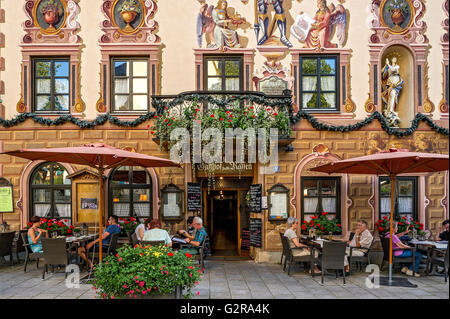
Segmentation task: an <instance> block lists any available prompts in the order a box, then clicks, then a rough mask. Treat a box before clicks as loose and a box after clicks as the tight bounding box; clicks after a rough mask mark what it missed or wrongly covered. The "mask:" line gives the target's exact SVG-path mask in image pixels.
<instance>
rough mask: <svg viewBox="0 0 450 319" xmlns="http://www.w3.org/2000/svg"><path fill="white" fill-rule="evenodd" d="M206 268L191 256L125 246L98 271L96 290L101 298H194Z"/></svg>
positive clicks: (148, 247) (162, 247) (156, 249)
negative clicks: (195, 289) (194, 289)
mask: <svg viewBox="0 0 450 319" xmlns="http://www.w3.org/2000/svg"><path fill="white" fill-rule="evenodd" d="M202 272H203V269H200V268H199V266H195V265H194V260H193V258H192V256H191V255H190V254H188V253H186V254H183V253H182V252H181V251H179V252H174V251H173V250H172V248H169V247H165V246H163V245H160V246H141V245H136V246H135V247H132V246H130V245H125V246H122V247H121V248H119V249H118V251H117V254H116V255H115V256H108V257H106V258H105V259H104V260H103V261H102V263H101V266H100V267H97V268H96V270H95V280H94V284H93V285H94V289H95V291H96V293H97V296H98V297H100V298H102V299H115V298H176V299H179V298H181V297H182V296H181V295H182V291H183V290H185V292H186V295H185V296H184V297H189V296H190V295H191V289H192V287H193V286H194V285H196V284H198V280H199V279H200V275H201V274H202Z"/></svg>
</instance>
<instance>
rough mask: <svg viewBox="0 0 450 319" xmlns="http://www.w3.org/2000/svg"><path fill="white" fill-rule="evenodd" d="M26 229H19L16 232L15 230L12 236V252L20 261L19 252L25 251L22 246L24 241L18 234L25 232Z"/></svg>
mask: <svg viewBox="0 0 450 319" xmlns="http://www.w3.org/2000/svg"><path fill="white" fill-rule="evenodd" d="M27 232H28V231H27V230H24V229H22V230H19V231H18V232H16V237H15V238H14V241H13V244H12V247H11V249H12V252H13V253H14V254H15V255H16V258H17V262H18V263H20V258H19V253H21V252H24V251H26V249H25V247H24V245H23V244H24V242H23V239H22V236H21V235H20V234H22V233H25V234H26V233H27Z"/></svg>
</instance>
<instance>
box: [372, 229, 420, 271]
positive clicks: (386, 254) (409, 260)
mask: <svg viewBox="0 0 450 319" xmlns="http://www.w3.org/2000/svg"><path fill="white" fill-rule="evenodd" d="M380 241H381V246H382V247H383V252H384V256H383V261H387V262H389V238H383V237H380ZM396 250H411V251H412V256H411V257H396V256H395V255H394V252H395V251H396ZM415 257H416V248H414V247H410V248H401V249H392V266H395V264H406V263H412V266H413V276H414V275H415V274H416V263H415ZM383 266H384V263H382V265H381V270H383V268H384V267H383Z"/></svg>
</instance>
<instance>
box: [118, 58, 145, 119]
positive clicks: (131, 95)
mask: <svg viewBox="0 0 450 319" xmlns="http://www.w3.org/2000/svg"><path fill="white" fill-rule="evenodd" d="M116 61H126V62H127V63H129V67H130V72H129V75H128V76H126V77H116V76H115V68H114V62H116ZM136 61H142V62H143V61H145V62H146V63H147V76H146V77H144V76H133V63H132V62H136ZM150 64H151V63H150V59H149V57H148V56H111V57H110V74H111V76H110V83H109V87H110V94H109V96H110V103H111V113H114V114H140V113H147V112H149V110H150V81H151V74H150V71H151V69H150ZM116 78H127V79H129V81H128V94H126V93H116V92H115V79H116ZM133 79H147V93H136V94H134V93H133V91H132V88H133ZM116 95H121V96H128V104H129V107H130V109H128V110H118V109H116V102H115V101H116V99H115V97H116ZM134 95H145V96H146V97H147V109H145V110H133V96H134Z"/></svg>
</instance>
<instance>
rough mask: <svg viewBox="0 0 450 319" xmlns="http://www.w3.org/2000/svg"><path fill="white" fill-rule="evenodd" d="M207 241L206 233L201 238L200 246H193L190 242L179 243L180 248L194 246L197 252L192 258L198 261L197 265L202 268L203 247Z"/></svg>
mask: <svg viewBox="0 0 450 319" xmlns="http://www.w3.org/2000/svg"><path fill="white" fill-rule="evenodd" d="M207 242H208V235H205V238H204V239H203V242H202V243H201V245H200V246H198V247H197V246H193V245H190V244H181V245H180V249H183V248H196V249H197V250H198V254H196V255H194V256H193V258H194V259H195V260H197V261H198V263H199V265H201V267H202V268H205V257H206V256H205V247H206V243H207Z"/></svg>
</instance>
